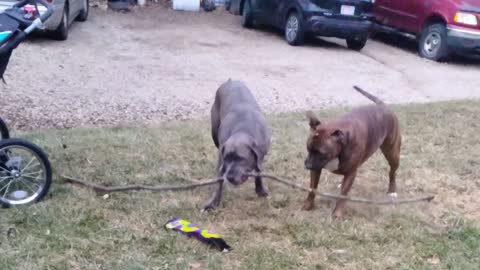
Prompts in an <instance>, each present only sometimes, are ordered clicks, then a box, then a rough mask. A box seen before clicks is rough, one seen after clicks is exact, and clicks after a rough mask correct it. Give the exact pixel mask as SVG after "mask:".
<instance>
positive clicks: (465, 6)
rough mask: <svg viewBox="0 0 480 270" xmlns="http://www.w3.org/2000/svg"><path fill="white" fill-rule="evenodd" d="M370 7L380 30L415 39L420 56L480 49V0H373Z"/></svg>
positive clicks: (433, 57)
mask: <svg viewBox="0 0 480 270" xmlns="http://www.w3.org/2000/svg"><path fill="white" fill-rule="evenodd" d="M373 10H374V15H375V21H376V22H377V23H378V24H379V26H380V27H378V30H379V31H384V32H389V33H400V34H402V35H405V36H407V37H411V38H414V39H416V40H418V52H419V54H420V55H421V56H422V57H425V58H427V59H431V60H442V59H445V58H446V57H447V56H448V55H449V54H450V53H452V52H463V53H465V52H466V53H480V0H449V1H438V0H421V1H420V0H401V1H400V0H376V2H375V4H374V9H373Z"/></svg>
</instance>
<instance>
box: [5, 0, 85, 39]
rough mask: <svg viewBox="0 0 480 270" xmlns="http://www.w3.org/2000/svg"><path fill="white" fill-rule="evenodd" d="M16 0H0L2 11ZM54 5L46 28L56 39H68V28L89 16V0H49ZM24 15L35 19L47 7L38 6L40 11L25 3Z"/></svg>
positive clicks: (45, 24) (45, 25)
mask: <svg viewBox="0 0 480 270" xmlns="http://www.w3.org/2000/svg"><path fill="white" fill-rule="evenodd" d="M16 2H18V1H16V0H0V12H3V11H4V10H5V9H7V8H11V7H12V6H13V5H14V4H15V3H16ZM47 2H48V3H50V4H52V5H53V6H54V11H53V14H52V16H51V17H50V18H49V19H48V20H47V21H46V22H45V23H44V29H42V31H46V32H48V33H49V34H51V37H52V38H54V39H56V40H67V38H68V28H69V26H70V25H71V23H72V22H73V21H75V20H77V21H80V22H84V21H86V20H87V18H88V12H89V0H47ZM22 9H23V12H24V17H25V18H30V19H35V17H37V16H38V15H36V14H38V13H40V15H42V14H43V13H44V12H45V11H46V8H45V7H43V6H38V11H39V12H38V13H37V12H36V11H35V7H34V6H33V5H25V6H24V7H23V8H22Z"/></svg>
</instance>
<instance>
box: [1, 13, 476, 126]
mask: <svg viewBox="0 0 480 270" xmlns="http://www.w3.org/2000/svg"><path fill="white" fill-rule="evenodd" d="M335 42H336V43H335ZM479 67H480V64H478V62H477V63H475V62H474V61H464V60H455V61H454V62H450V63H447V64H440V63H434V62H429V61H426V60H423V59H420V58H419V57H418V56H417V55H416V53H415V51H414V48H411V45H407V46H404V47H402V48H398V47H393V46H390V45H388V44H385V43H384V42H381V41H376V40H370V41H369V42H368V43H367V46H366V47H365V49H364V50H363V51H362V52H360V53H358V52H353V51H350V50H348V49H346V48H345V46H344V42H343V41H340V40H338V41H337V40H330V39H329V40H325V39H324V40H320V39H315V40H312V41H310V42H308V43H307V45H305V46H303V47H291V46H289V45H287V44H286V42H285V41H284V40H283V37H282V36H281V35H280V34H278V33H277V32H275V31H272V30H267V29H263V30H245V29H242V27H241V26H240V18H239V17H237V16H233V15H230V14H228V13H226V12H224V11H215V12H213V13H182V12H175V11H172V10H168V9H165V8H162V7H160V6H153V7H152V6H151V7H149V8H148V9H143V10H136V11H134V12H130V13H125V14H122V13H114V12H109V11H101V10H98V9H92V12H91V17H90V18H89V21H87V22H85V23H75V24H74V25H73V26H72V28H71V33H70V36H69V40H68V41H66V42H57V41H50V40H48V39H44V38H41V37H40V38H35V39H32V40H31V41H29V42H27V43H25V44H22V45H21V46H20V47H19V48H18V49H17V50H16V51H15V52H14V55H13V56H12V59H11V64H10V66H9V68H8V69H7V72H6V76H5V79H6V81H7V83H8V84H7V85H4V86H0V102H1V103H0V115H1V116H2V117H4V118H5V119H6V120H7V121H8V122H10V125H11V126H14V127H15V128H17V129H23V130H28V129H36V128H42V129H43V128H69V127H73V126H85V125H86V126H91V125H96V126H109V125H117V124H123V123H131V122H143V123H155V122H160V121H168V120H172V119H188V118H197V117H205V116H207V115H208V113H209V110H210V105H211V103H212V101H213V97H214V93H215V91H216V89H217V88H218V86H219V85H220V84H221V83H222V82H224V81H225V80H227V79H228V78H232V79H240V80H243V81H245V82H246V84H247V85H248V86H249V87H250V88H251V89H252V90H253V92H254V95H255V96H256V97H257V99H258V100H259V103H260V104H261V105H262V106H263V108H264V110H265V111H267V112H269V113H275V112H285V111H295V110H304V109H321V108H324V107H328V106H337V105H354V104H362V103H368V100H366V99H365V98H364V97H362V96H360V95H359V94H357V93H355V92H354V91H353V90H352V85H353V84H358V85H360V86H362V87H363V88H365V89H367V90H369V91H371V92H372V93H375V94H376V95H378V96H379V97H381V98H382V99H384V100H386V101H387V102H389V103H409V102H430V101H438V100H449V99H463V98H473V97H475V98H478V97H480V90H479V89H478V86H479V85H480V76H479V75H480V70H479Z"/></svg>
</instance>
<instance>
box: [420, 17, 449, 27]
mask: <svg viewBox="0 0 480 270" xmlns="http://www.w3.org/2000/svg"><path fill="white" fill-rule="evenodd" d="M435 23H443V24H446V21H445V20H444V19H443V18H442V17H441V16H439V15H432V16H430V17H428V18H427V19H426V20H425V23H424V24H423V27H424V28H425V27H427V26H429V25H432V24H435Z"/></svg>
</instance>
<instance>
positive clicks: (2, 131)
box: [0, 118, 10, 140]
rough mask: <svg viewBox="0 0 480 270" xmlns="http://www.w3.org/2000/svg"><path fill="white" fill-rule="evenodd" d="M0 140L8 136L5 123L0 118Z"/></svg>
mask: <svg viewBox="0 0 480 270" xmlns="http://www.w3.org/2000/svg"><path fill="white" fill-rule="evenodd" d="M0 135H1V137H0V140H5V139H8V138H10V132H9V131H8V126H7V124H6V123H5V122H4V121H3V119H2V118H0Z"/></svg>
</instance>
